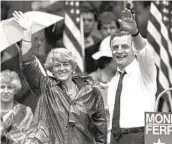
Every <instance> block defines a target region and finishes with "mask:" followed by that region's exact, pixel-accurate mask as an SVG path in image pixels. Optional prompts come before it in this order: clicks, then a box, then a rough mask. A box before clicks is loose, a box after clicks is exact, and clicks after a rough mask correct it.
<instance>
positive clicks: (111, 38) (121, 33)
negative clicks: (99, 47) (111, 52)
mask: <svg viewBox="0 0 172 144" xmlns="http://www.w3.org/2000/svg"><path fill="white" fill-rule="evenodd" d="M122 36H131V35H130V34H129V33H128V32H126V31H119V32H117V33H114V34H112V35H111V37H110V47H112V41H113V39H114V38H115V37H122Z"/></svg>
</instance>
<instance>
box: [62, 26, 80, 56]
mask: <svg viewBox="0 0 172 144" xmlns="http://www.w3.org/2000/svg"><path fill="white" fill-rule="evenodd" d="M64 32H65V33H66V35H68V38H69V39H70V41H71V42H72V43H73V45H75V47H76V50H77V51H78V52H79V53H80V55H82V50H81V45H80V43H78V41H76V39H75V37H74V35H73V33H72V32H71V31H70V30H69V29H68V27H67V26H66V28H65V30H64Z"/></svg>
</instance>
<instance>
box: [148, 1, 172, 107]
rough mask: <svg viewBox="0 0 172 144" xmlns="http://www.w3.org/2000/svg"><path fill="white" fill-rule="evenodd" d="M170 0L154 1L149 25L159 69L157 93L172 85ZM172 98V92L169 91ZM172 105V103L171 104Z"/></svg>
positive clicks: (149, 38) (151, 44) (150, 38)
mask: <svg viewBox="0 0 172 144" xmlns="http://www.w3.org/2000/svg"><path fill="white" fill-rule="evenodd" d="M168 8H169V2H165V3H164V2H161V1H158V2H152V3H151V6H150V12H151V15H150V20H149V21H148V25H147V38H148V42H149V46H150V48H151V49H152V50H154V55H155V63H156V66H157V70H158V75H157V80H158V81H157V84H158V91H157V95H158V94H159V93H160V92H162V91H163V90H164V89H168V88H169V87H171V86H172V40H171V39H170V36H169V35H171V34H170V31H169V28H170V21H169V20H170V14H169V13H168V12H167V11H170V9H168ZM167 95H168V98H169V100H171V94H170V93H168V94H167ZM169 106H171V105H169Z"/></svg>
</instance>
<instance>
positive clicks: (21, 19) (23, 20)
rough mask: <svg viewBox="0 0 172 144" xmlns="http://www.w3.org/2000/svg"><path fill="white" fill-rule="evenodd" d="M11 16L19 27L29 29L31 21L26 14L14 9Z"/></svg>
mask: <svg viewBox="0 0 172 144" xmlns="http://www.w3.org/2000/svg"><path fill="white" fill-rule="evenodd" d="M13 16H14V20H15V21H16V22H17V23H18V24H19V26H20V27H22V28H23V29H24V30H31V27H32V24H33V21H32V20H31V19H30V18H29V17H28V16H27V15H24V14H23V13H22V12H21V11H14V12H13Z"/></svg>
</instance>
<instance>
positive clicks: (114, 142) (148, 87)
mask: <svg viewBox="0 0 172 144" xmlns="http://www.w3.org/2000/svg"><path fill="white" fill-rule="evenodd" d="M118 22H119V24H120V29H121V31H120V32H119V33H116V34H113V35H112V36H111V38H110V45H111V50H112V55H113V58H114V59H115V61H116V63H117V72H116V74H115V76H114V77H113V78H112V80H111V81H110V83H109V88H108V106H109V111H110V123H109V127H108V132H109V134H108V140H109V141H110V143H111V144H126V143H127V144H133V143H136V144H144V113H145V112H146V111H153V110H154V104H155V93H156V91H157V84H156V75H157V71H156V66H155V63H154V56H153V52H152V51H151V50H150V48H149V46H148V45H147V42H146V40H145V39H143V37H142V36H141V34H140V33H139V30H138V28H137V23H136V21H135V14H131V11H130V10H128V9H125V10H124V11H122V19H119V20H118Z"/></svg>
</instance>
